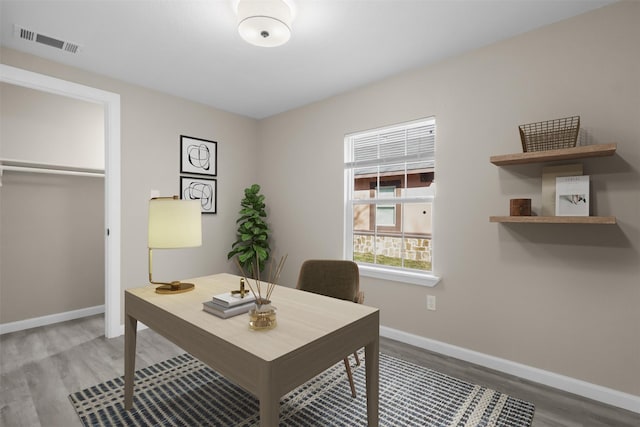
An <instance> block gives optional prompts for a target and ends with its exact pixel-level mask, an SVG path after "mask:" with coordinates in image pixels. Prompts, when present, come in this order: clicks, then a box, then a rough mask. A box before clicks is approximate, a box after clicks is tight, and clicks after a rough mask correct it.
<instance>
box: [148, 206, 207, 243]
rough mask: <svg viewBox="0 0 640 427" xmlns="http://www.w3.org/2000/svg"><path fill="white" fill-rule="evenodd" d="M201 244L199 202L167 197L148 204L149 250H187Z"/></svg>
mask: <svg viewBox="0 0 640 427" xmlns="http://www.w3.org/2000/svg"><path fill="white" fill-rule="evenodd" d="M200 245H202V213H201V208H200V201H199V200H179V199H170V198H159V199H151V200H150V201H149V247H150V248H160V249H169V248H189V247H194V246H200Z"/></svg>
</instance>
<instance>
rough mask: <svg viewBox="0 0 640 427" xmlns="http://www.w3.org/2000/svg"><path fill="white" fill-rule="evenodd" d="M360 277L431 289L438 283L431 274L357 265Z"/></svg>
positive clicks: (436, 277)
mask: <svg viewBox="0 0 640 427" xmlns="http://www.w3.org/2000/svg"><path fill="white" fill-rule="evenodd" d="M358 269H359V270H360V275H361V276H365V277H373V278H376V279H383V280H392V281H394V282H401V283H409V284H412V285H419V286H426V287H428V288H433V287H434V286H435V285H437V284H438V282H440V277H438V276H434V275H433V274H425V273H418V272H413V271H410V270H400V269H397V270H396V269H391V268H384V267H378V266H373V265H365V264H360V263H358Z"/></svg>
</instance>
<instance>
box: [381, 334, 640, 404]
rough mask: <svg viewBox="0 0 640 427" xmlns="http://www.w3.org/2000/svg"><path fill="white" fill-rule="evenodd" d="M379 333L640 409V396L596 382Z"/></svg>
mask: <svg viewBox="0 0 640 427" xmlns="http://www.w3.org/2000/svg"><path fill="white" fill-rule="evenodd" d="M380 336H382V337H385V338H390V339H393V340H396V341H400V342H403V343H405V344H409V345H412V346H415V347H419V348H423V349H425V350H429V351H433V352H436V353H440V354H444V355H446V356H450V357H454V358H456V359H460V360H464V361H467V362H470V363H474V364H476V365H480V366H485V367H487V368H490V369H493V370H496V371H500V372H504V373H507V374H510V375H515V376H517V377H520V378H524V379H527V380H530V381H533V382H536V383H539V384H544V385H547V386H549V387H553V388H556V389H559V390H563V391H566V392H569V393H573V394H577V395H579V396H583V397H586V398H588V399H593V400H597V401H598V402H602V403H605V404H607V405H612V406H616V407H618V408H622V409H626V410H627V411H632V412H637V413H640V396H636V395H633V394H629V393H624V392H621V391H618V390H614V389H611V388H607V387H603V386H600V385H597V384H592V383H588V382H586V381H582V380H579V379H576V378H572V377H567V376H565V375H561V374H556V373H554V372H550V371H545V370H543V369H538V368H534V367H532V366H528V365H523V364H521V363H517V362H513V361H511V360H507V359H502V358H499V357H495V356H491V355H489V354H485V353H480V352H477V351H474V350H469V349H466V348H463V347H458V346H455V345H451V344H447V343H444V342H442V341H436V340H432V339H430V338H425V337H421V336H419V335H414V334H410V333H408V332H404V331H400V330H397V329H392V328H389V327H386V326H380Z"/></svg>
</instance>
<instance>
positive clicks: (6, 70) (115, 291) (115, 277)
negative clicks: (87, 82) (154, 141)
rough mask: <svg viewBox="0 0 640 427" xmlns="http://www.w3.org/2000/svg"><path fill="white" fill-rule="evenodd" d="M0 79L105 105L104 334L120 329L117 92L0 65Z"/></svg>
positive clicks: (111, 336) (114, 332)
mask: <svg viewBox="0 0 640 427" xmlns="http://www.w3.org/2000/svg"><path fill="white" fill-rule="evenodd" d="M0 81H2V82H6V83H10V84H14V85H17V86H23V87H27V88H31V89H36V90H41V91H44V92H49V93H54V94H57V95H62V96H66V97H69V98H74V99H80V100H83V101H88V102H93V103H96V104H101V105H102V106H103V107H104V127H105V129H104V149H105V180H104V181H105V183H104V186H105V226H106V227H105V228H106V230H105V233H106V232H107V230H108V234H107V237H105V336H106V337H107V338H113V337H117V336H119V335H121V333H120V332H119V331H120V292H121V291H120V290H121V286H120V95H118V94H116V93H112V92H107V91H104V90H100V89H96V88H92V87H89V86H84V85H80V84H77V83H73V82H69V81H66V80H61V79H57V78H54V77H49V76H46V75H44V74H38V73H34V72H32V71H27V70H23V69H21V68H16V67H12V66H9V65H5V64H0Z"/></svg>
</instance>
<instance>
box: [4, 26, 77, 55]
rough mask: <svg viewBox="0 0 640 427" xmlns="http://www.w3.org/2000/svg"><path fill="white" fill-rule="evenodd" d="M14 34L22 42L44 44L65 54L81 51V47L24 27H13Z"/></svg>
mask: <svg viewBox="0 0 640 427" xmlns="http://www.w3.org/2000/svg"><path fill="white" fill-rule="evenodd" d="M14 34H15V36H16V37H18V38H20V39H22V40H27V41H30V42H34V43H40V44H44V45H47V46H51V47H54V48H56V49H60V50H64V51H65V52H70V53H78V52H80V49H81V46H80V45H79V44H77V43H73V42H68V41H64V40H59V39H56V38H53V37H50V36H45V35H44V34H40V33H37V32H35V31H32V30H29V29H27V28H24V27H20V26H18V25H16V26H15V31H14Z"/></svg>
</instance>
